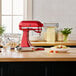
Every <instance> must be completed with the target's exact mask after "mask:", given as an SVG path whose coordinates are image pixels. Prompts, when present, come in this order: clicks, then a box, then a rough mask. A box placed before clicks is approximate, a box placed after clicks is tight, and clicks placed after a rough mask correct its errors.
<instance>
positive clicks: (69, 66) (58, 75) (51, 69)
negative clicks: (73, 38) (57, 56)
mask: <svg viewBox="0 0 76 76" xmlns="http://www.w3.org/2000/svg"><path fill="white" fill-rule="evenodd" d="M48 76H76V62H53V63H51V64H50V63H49V66H48Z"/></svg>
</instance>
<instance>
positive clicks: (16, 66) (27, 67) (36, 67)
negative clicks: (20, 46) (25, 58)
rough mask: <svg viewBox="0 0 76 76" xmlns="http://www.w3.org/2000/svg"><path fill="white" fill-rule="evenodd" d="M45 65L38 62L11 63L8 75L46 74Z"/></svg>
mask: <svg viewBox="0 0 76 76" xmlns="http://www.w3.org/2000/svg"><path fill="white" fill-rule="evenodd" d="M44 72H45V70H44V65H43V64H42V63H36V62H34V63H33V62H23V63H19V62H18V63H9V66H8V76H45V73H44Z"/></svg>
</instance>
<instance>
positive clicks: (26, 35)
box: [19, 21, 43, 47]
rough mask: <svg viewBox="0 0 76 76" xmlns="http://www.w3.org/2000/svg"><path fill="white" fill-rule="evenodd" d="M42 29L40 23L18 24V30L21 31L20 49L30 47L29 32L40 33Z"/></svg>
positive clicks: (26, 22)
mask: <svg viewBox="0 0 76 76" xmlns="http://www.w3.org/2000/svg"><path fill="white" fill-rule="evenodd" d="M42 27H43V24H42V23H41V22H40V21H21V22H20V24H19V29H20V30H22V31H23V36H22V41H21V47H30V46H31V44H30V41H29V31H31V30H33V31H35V32H36V33H41V31H42Z"/></svg>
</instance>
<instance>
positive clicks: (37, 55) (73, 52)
mask: <svg viewBox="0 0 76 76" xmlns="http://www.w3.org/2000/svg"><path fill="white" fill-rule="evenodd" d="M49 50H50V49H49V48H45V51H35V52H15V51H10V50H9V51H7V52H6V50H2V52H1V53H0V62H24V61H76V48H70V49H69V52H68V53H57V54H55V53H54V54H50V53H48V51H49Z"/></svg>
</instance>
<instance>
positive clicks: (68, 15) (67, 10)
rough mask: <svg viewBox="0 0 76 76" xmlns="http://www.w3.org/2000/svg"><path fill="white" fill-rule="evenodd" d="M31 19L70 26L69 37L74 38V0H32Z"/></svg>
mask: <svg viewBox="0 0 76 76" xmlns="http://www.w3.org/2000/svg"><path fill="white" fill-rule="evenodd" d="M33 19H34V20H40V21H42V22H50V23H59V28H64V27H68V26H69V27H72V28H73V30H72V34H71V35H70V37H69V38H70V39H73V40H75V39H76V32H75V31H76V0H33Z"/></svg>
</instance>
